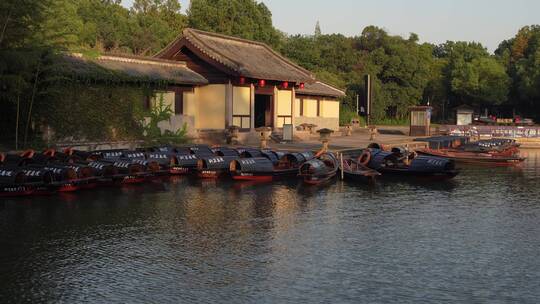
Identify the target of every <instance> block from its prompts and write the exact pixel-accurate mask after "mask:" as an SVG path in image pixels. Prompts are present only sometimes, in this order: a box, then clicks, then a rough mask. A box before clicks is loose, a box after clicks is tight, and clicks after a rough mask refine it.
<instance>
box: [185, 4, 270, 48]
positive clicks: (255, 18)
mask: <svg viewBox="0 0 540 304" xmlns="http://www.w3.org/2000/svg"><path fill="white" fill-rule="evenodd" d="M187 17H188V25H189V26H190V27H192V28H197V29H201V30H205V31H211V32H217V33H221V34H225V35H232V36H237V37H241V38H245V39H250V40H256V41H261V42H265V43H267V44H269V45H271V46H274V47H277V46H278V45H279V42H280V34H279V32H278V31H277V30H276V29H275V28H274V27H273V26H272V13H271V12H270V10H269V9H268V8H267V7H266V5H264V3H258V2H257V1H255V0H192V1H191V5H190V7H189V10H188V12H187Z"/></svg>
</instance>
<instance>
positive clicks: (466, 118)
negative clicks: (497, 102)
mask: <svg viewBox="0 0 540 304" xmlns="http://www.w3.org/2000/svg"><path fill="white" fill-rule="evenodd" d="M473 115H474V109H473V108H471V107H469V106H468V105H461V106H459V107H457V108H456V125H458V126H468V125H471V124H472V122H473Z"/></svg>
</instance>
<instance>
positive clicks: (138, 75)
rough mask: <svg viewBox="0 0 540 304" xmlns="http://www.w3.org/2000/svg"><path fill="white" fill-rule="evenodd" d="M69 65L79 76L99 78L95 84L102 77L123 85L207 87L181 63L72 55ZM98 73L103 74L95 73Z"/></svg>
mask: <svg viewBox="0 0 540 304" xmlns="http://www.w3.org/2000/svg"><path fill="white" fill-rule="evenodd" d="M66 61H67V62H68V63H69V64H70V67H71V69H72V70H73V71H74V72H75V73H76V74H77V75H78V76H87V77H91V78H97V79H96V80H99V78H100V77H103V78H108V79H109V78H110V79H112V78H114V77H115V76H118V77H119V78H122V79H123V80H124V81H149V82H154V81H165V82H168V83H172V84H187V85H199V84H207V83H208V81H207V80H206V79H205V78H204V77H203V76H201V75H199V74H198V73H195V72H194V71H192V70H190V69H189V68H188V67H187V66H186V65H185V63H183V62H179V61H169V60H162V59H157V58H152V57H142V56H129V55H116V54H114V55H113V54H105V55H101V56H99V57H97V58H93V59H85V58H83V57H82V56H80V55H77V54H73V55H70V56H66ZM96 66H97V67H96ZM98 69H99V72H100V73H95V72H96V71H97V70H98ZM85 74H86V75H85Z"/></svg>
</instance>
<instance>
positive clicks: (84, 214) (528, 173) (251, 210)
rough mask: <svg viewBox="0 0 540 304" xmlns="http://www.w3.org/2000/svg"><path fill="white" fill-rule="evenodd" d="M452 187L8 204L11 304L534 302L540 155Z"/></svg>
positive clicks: (5, 287)
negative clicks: (127, 303) (65, 303)
mask: <svg viewBox="0 0 540 304" xmlns="http://www.w3.org/2000/svg"><path fill="white" fill-rule="evenodd" d="M525 153H527V154H528V155H527V156H528V159H527V161H526V162H525V163H524V164H523V165H522V166H520V167H500V168H489V167H481V166H476V167H466V168H463V169H462V173H461V174H460V175H459V176H458V177H457V178H456V179H455V180H452V181H448V182H443V183H435V184H433V183H426V182H425V181H422V180H410V181H403V180H395V179H393V180H392V179H383V180H381V181H380V182H378V183H377V184H376V185H373V186H367V185H357V184H354V183H349V182H341V181H337V182H335V183H333V184H330V185H327V186H325V187H322V188H315V187H308V186H304V185H302V184H300V183H297V182H295V181H292V182H279V183H275V184H257V183H255V184H254V183H232V182H229V181H197V180H195V181H194V180H190V179H188V178H175V179H172V180H170V181H166V182H159V181H156V182H153V183H151V184H148V185H144V186H139V187H129V188H123V189H116V188H109V189H98V190H95V191H87V192H83V193H78V194H62V195H58V196H50V197H40V198H32V199H13V200H11V199H10V200H4V201H3V202H2V203H1V204H0V248H1V249H0V273H2V275H1V276H0V286H1V287H0V299H1V302H2V303H10V302H17V303H19V302H29V303H35V302H69V303H73V302H91V303H111V302H118V303H125V302H129V303H178V302H197V303H201V302H235V303H237V302H251V303H253V302H256V303H275V302H291V303H298V302H309V303H312V302H358V301H362V302H399V303H402V302H410V303H418V302H423V303H425V302H433V303H440V302H449V301H451V302H497V301H499V302H520V303H526V302H528V303H535V302H537V299H538V298H540V260H539V259H538V252H540V225H539V224H538V223H539V222H540V221H539V217H540V202H539V197H540V195H539V194H540V190H539V189H538V188H539V178H540V153H539V152H538V151H526V152H525Z"/></svg>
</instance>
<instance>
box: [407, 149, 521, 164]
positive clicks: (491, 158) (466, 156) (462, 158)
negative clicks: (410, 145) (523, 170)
mask: <svg viewBox="0 0 540 304" xmlns="http://www.w3.org/2000/svg"><path fill="white" fill-rule="evenodd" d="M418 153H420V154H423V155H429V156H437V157H442V158H447V159H452V160H454V161H456V162H462V163H485V164H495V165H514V164H519V163H521V162H523V161H525V158H524V157H519V156H497V155H494V154H489V153H483V154H482V155H479V154H476V155H475V154H474V153H468V152H463V153H459V152H445V151H436V150H419V151H418Z"/></svg>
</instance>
